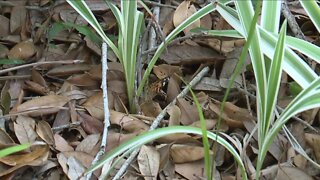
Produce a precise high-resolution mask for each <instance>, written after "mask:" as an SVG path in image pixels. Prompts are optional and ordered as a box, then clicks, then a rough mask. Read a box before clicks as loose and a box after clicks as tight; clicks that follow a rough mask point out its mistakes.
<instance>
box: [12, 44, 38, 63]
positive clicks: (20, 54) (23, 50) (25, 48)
mask: <svg viewBox="0 0 320 180" xmlns="http://www.w3.org/2000/svg"><path fill="white" fill-rule="evenodd" d="M35 53H36V49H35V47H34V44H33V41H32V39H29V40H26V41H23V42H20V43H18V44H16V45H15V46H13V48H11V49H10V51H9V52H8V57H9V59H22V60H25V59H28V58H30V57H31V56H33V55H34V54H35Z"/></svg>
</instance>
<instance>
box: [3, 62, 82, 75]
mask: <svg viewBox="0 0 320 180" xmlns="http://www.w3.org/2000/svg"><path fill="white" fill-rule="evenodd" d="M83 62H84V61H83V60H63V61H43V62H35V63H30V64H23V65H21V66H15V67H12V68H7V69H3V70H0V75H1V74H5V73H8V72H10V71H15V70H18V69H23V68H28V67H36V66H41V65H49V64H78V63H83Z"/></svg>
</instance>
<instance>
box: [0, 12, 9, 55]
mask: <svg viewBox="0 0 320 180" xmlns="http://www.w3.org/2000/svg"><path fill="white" fill-rule="evenodd" d="M0 23H1V17H0ZM0 36H1V29H0ZM8 52H9V48H7V46H5V45H2V44H0V58H5V57H7V53H8Z"/></svg>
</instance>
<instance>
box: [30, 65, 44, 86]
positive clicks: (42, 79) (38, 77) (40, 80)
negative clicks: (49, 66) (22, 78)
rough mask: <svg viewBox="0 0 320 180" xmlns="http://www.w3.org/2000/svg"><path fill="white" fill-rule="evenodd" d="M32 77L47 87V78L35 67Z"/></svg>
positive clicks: (34, 80)
mask: <svg viewBox="0 0 320 180" xmlns="http://www.w3.org/2000/svg"><path fill="white" fill-rule="evenodd" d="M31 79H32V81H33V82H36V83H38V84H40V85H41V86H43V87H47V82H46V80H45V79H44V77H43V76H42V75H41V74H40V73H39V72H38V71H36V70H35V69H32V72H31Z"/></svg>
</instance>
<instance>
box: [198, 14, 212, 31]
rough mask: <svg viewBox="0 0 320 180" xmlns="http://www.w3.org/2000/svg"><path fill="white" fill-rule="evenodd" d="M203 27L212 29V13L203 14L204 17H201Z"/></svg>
mask: <svg viewBox="0 0 320 180" xmlns="http://www.w3.org/2000/svg"><path fill="white" fill-rule="evenodd" d="M200 24H201V28H204V29H208V30H210V29H212V18H211V15H210V14H207V15H205V16H203V18H201V19H200Z"/></svg>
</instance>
